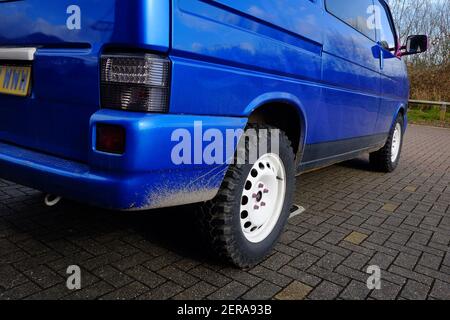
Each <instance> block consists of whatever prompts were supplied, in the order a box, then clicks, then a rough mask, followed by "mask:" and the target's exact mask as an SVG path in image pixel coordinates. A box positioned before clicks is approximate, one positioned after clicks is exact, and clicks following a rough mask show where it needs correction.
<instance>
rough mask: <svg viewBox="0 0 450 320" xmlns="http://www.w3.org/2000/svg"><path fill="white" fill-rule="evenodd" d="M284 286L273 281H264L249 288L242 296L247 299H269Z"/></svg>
mask: <svg viewBox="0 0 450 320" xmlns="http://www.w3.org/2000/svg"><path fill="white" fill-rule="evenodd" d="M281 289H282V288H281V287H279V286H277V285H274V284H273V283H271V282H268V281H263V282H261V283H259V284H258V285H257V286H256V287H254V288H252V289H251V290H249V291H248V292H247V293H246V294H245V295H244V296H243V297H242V298H243V299H245V300H269V299H272V298H273V296H275V295H276V294H277V293H278V292H279V291H280V290H281Z"/></svg>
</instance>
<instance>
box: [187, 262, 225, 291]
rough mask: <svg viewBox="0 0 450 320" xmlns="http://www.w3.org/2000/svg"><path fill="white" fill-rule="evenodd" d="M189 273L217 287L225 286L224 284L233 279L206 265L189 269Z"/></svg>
mask: <svg viewBox="0 0 450 320" xmlns="http://www.w3.org/2000/svg"><path fill="white" fill-rule="evenodd" d="M189 274H191V275H193V276H195V277H197V278H199V279H202V280H204V281H206V282H208V283H210V284H212V285H213V286H216V287H223V286H224V285H226V284H228V283H230V282H231V279H229V278H227V277H225V276H223V275H222V274H220V273H218V272H216V271H213V270H211V269H208V268H206V267H204V266H198V267H195V268H194V269H192V270H190V271H189Z"/></svg>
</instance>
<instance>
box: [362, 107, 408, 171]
mask: <svg viewBox="0 0 450 320" xmlns="http://www.w3.org/2000/svg"><path fill="white" fill-rule="evenodd" d="M403 133H404V118H403V115H401V114H399V115H398V117H397V119H396V121H395V123H394V126H393V127H392V129H391V132H390V133H389V136H388V139H387V141H386V144H385V145H384V147H383V148H382V149H381V150H378V151H376V152H373V153H371V154H370V163H371V165H372V166H373V167H374V168H375V169H376V170H379V171H383V172H392V171H394V170H395V169H396V168H397V166H398V163H399V162H400V155H401V152H402V147H403Z"/></svg>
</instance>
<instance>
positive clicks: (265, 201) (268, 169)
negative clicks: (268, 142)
mask: <svg viewBox="0 0 450 320" xmlns="http://www.w3.org/2000/svg"><path fill="white" fill-rule="evenodd" d="M285 192H286V173H285V169H284V165H283V163H282V161H281V159H280V157H279V156H278V155H276V154H266V155H264V156H262V157H261V158H260V159H258V161H256V163H255V165H254V166H253V167H252V169H251V170H250V174H249V175H248V177H247V181H246V184H245V188H244V191H243V193H242V199H241V207H240V209H241V211H240V212H241V217H240V218H241V219H240V220H241V228H242V231H243V233H244V236H245V237H246V238H247V240H249V241H250V242H253V243H258V242H261V241H263V240H264V239H265V238H267V236H268V235H269V234H270V233H271V232H272V230H273V229H274V227H275V225H276V224H277V222H278V219H279V217H280V214H281V211H282V209H283V205H284V198H285Z"/></svg>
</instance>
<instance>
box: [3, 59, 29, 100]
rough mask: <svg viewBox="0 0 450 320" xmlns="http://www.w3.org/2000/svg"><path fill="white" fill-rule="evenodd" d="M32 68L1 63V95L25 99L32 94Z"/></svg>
mask: <svg viewBox="0 0 450 320" xmlns="http://www.w3.org/2000/svg"><path fill="white" fill-rule="evenodd" d="M30 83H31V67H28V66H7V65H2V64H1V63H0V94H11V95H14V96H21V97H25V96H27V95H28V93H29V92H30Z"/></svg>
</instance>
